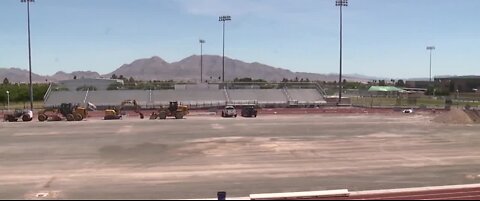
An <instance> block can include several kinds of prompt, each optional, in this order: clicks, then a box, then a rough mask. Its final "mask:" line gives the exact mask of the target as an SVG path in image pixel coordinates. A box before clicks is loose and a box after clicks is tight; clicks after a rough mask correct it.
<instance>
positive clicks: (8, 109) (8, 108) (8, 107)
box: [7, 91, 10, 111]
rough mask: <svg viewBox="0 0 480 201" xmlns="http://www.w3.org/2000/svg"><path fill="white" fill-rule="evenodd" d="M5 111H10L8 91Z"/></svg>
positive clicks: (8, 92)
mask: <svg viewBox="0 0 480 201" xmlns="http://www.w3.org/2000/svg"><path fill="white" fill-rule="evenodd" d="M7 111H10V91H7Z"/></svg>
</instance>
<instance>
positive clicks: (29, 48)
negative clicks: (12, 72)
mask: <svg viewBox="0 0 480 201" xmlns="http://www.w3.org/2000/svg"><path fill="white" fill-rule="evenodd" d="M20 2H22V3H27V25H28V71H29V87H30V90H29V91H30V92H29V95H30V110H32V111H33V85H32V46H31V42H30V3H33V2H35V0H20Z"/></svg>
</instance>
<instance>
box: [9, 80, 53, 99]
mask: <svg viewBox="0 0 480 201" xmlns="http://www.w3.org/2000/svg"><path fill="white" fill-rule="evenodd" d="M6 80H8V79H4V82H3V83H2V84H0V102H2V103H5V102H7V98H8V95H9V96H10V102H28V101H30V95H29V90H30V87H29V84H24V83H21V84H19V83H16V84H11V83H10V82H6ZM47 90H48V84H33V100H34V101H41V100H43V96H44V95H45V93H46V92H47ZM7 91H8V92H9V93H8V95H7Z"/></svg>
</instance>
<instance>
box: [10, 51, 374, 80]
mask: <svg viewBox="0 0 480 201" xmlns="http://www.w3.org/2000/svg"><path fill="white" fill-rule="evenodd" d="M113 74H115V75H117V76H120V75H123V76H124V77H126V78H130V77H133V78H134V79H135V80H176V81H198V80H200V56H198V55H192V56H189V57H187V58H185V59H182V60H180V61H177V62H173V63H168V62H166V61H165V60H163V59H162V58H160V57H157V56H154V57H151V58H145V59H138V60H135V61H133V62H132V63H130V64H124V65H122V66H120V67H119V68H118V69H116V70H115V71H113V72H111V73H108V74H105V75H100V74H99V73H97V72H92V71H75V72H72V73H66V72H63V71H60V72H57V73H55V74H54V75H51V76H43V75H38V74H35V73H32V80H33V81H34V82H46V81H47V82H57V81H61V80H69V79H73V78H74V77H75V76H76V77H77V78H101V77H104V78H110V77H111V76H112V75H113ZM221 75H222V57H221V56H215V55H204V56H203V79H204V80H211V81H218V80H219V77H220V78H221ZM5 77H6V78H8V79H9V81H10V82H16V83H22V82H28V71H27V70H23V69H18V68H0V79H2V80H3V78H5ZM243 77H250V78H253V79H264V80H268V81H281V80H282V79H283V78H287V79H295V78H298V79H302V78H303V79H309V80H322V81H335V80H337V81H338V74H316V73H305V72H292V71H290V70H287V69H282V68H276V67H272V66H268V65H265V64H261V63H258V62H253V63H246V62H243V61H240V60H236V59H231V58H227V57H226V58H225V80H233V79H234V78H243ZM344 78H345V79H346V80H348V81H368V80H372V79H376V78H373V77H368V76H363V75H358V74H355V75H345V76H344Z"/></svg>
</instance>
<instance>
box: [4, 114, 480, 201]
mask: <svg viewBox="0 0 480 201" xmlns="http://www.w3.org/2000/svg"><path fill="white" fill-rule="evenodd" d="M431 119H432V116H430V115H403V114H400V113H397V114H389V115H385V114H351V115H337V114H309V115H301V114H299V115H288V116H286V115H263V116H259V118H257V119H250V118H236V119H234V118H231V119H222V118H219V117H216V116H190V117H188V118H187V119H185V120H165V121H160V120H154V121H150V120H139V119H137V118H136V117H133V116H132V117H127V118H125V119H124V120H122V121H100V120H95V119H90V120H87V121H83V122H46V123H39V122H31V123H22V122H19V123H0V160H1V161H2V162H1V163H0V199H30V198H35V197H36V196H37V195H38V196H46V198H62V199H94V198H99V199H170V198H180V199H181V198H202V197H215V196H216V192H217V191H227V192H228V196H247V195H248V194H251V193H272V192H289V191H310V190H324V189H339V188H347V189H350V190H369V189H385V188H404V187H420V186H432V185H437V186H438V185H452V184H468V183H479V182H480V155H479V154H478V153H480V149H479V147H480V146H479V145H480V135H479V134H478V133H479V132H478V131H479V129H480V126H478V125H444V124H437V123H433V122H431V121H430V120H431ZM39 193H40V194H39ZM42 193H43V194H42Z"/></svg>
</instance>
